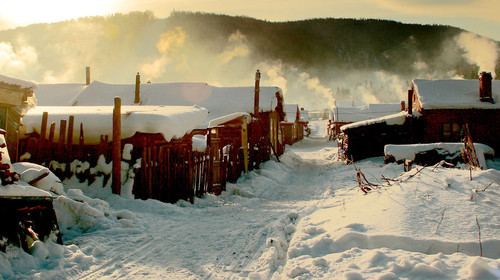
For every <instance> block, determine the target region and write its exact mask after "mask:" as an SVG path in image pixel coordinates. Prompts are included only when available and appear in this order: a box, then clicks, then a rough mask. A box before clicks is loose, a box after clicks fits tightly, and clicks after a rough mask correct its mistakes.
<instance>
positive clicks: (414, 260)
mask: <svg viewBox="0 0 500 280" xmlns="http://www.w3.org/2000/svg"><path fill="white" fill-rule="evenodd" d="M368 164H372V163H370V162H366V163H363V162H360V163H358V164H357V167H358V168H360V170H361V171H363V170H364V171H365V174H367V176H368V178H369V180H371V181H372V183H375V184H378V186H375V187H372V190H371V191H369V192H368V194H366V195H364V194H363V192H362V191H360V190H359V188H357V187H353V188H351V189H349V188H345V189H339V190H337V191H336V192H335V196H332V198H331V199H326V200H323V201H321V202H320V203H318V204H317V205H316V206H315V207H314V209H312V210H311V213H310V214H306V215H304V216H303V217H301V218H300V219H299V222H298V224H297V230H296V233H295V234H294V237H293V238H292V240H291V241H290V245H289V249H288V260H287V263H286V265H285V266H284V268H283V271H282V272H281V273H280V275H281V276H284V277H288V278H295V277H298V276H300V277H301V278H302V279H332V278H339V277H344V278H346V279H401V278H409V279H428V278H435V279H458V278H460V279H471V278H474V279H496V278H497V277H498V276H499V275H500V274H499V272H500V270H499V268H500V261H499V260H498V259H499V258H500V249H499V248H500V240H499V239H498V236H499V234H500V228H499V227H498V219H497V218H496V215H491V213H496V212H497V211H500V206H499V205H498V203H496V202H495V201H497V199H498V197H499V196H500V191H499V187H500V185H498V182H500V171H497V170H491V169H490V170H486V171H475V172H474V173H473V180H472V181H470V179H469V171H468V170H459V169H446V168H441V167H437V168H435V169H434V168H424V169H423V170H421V167H420V168H418V169H413V170H411V171H410V172H408V173H403V174H401V175H400V176H399V177H396V178H395V180H391V181H390V182H391V184H380V182H379V181H378V180H377V179H376V178H372V176H370V175H372V174H373V171H374V170H373V169H371V168H372V167H370V165H368ZM384 168H385V169H387V170H388V169H391V168H394V167H391V165H389V166H386V167H384ZM382 175H383V174H382ZM353 177H354V174H353ZM354 184H355V183H351V185H354ZM486 186H489V188H486V189H485V187H486ZM476 217H477V221H476ZM477 223H479V224H480V227H481V242H482V256H483V257H478V256H479V255H480V254H481V247H480V244H479V242H478V225H477Z"/></svg>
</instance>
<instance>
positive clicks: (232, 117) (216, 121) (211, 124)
mask: <svg viewBox="0 0 500 280" xmlns="http://www.w3.org/2000/svg"><path fill="white" fill-rule="evenodd" d="M243 116H244V117H245V121H246V123H247V124H248V123H250V121H251V120H252V117H251V116H250V114H249V113H242V112H237V113H232V114H229V115H225V116H222V117H219V118H216V119H213V120H211V121H209V122H208V127H209V128H211V127H216V126H218V125H221V124H224V123H227V122H230V121H232V120H235V119H237V118H240V117H243Z"/></svg>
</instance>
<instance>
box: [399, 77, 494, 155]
mask: <svg viewBox="0 0 500 280" xmlns="http://www.w3.org/2000/svg"><path fill="white" fill-rule="evenodd" d="M408 99H409V109H408V112H410V113H413V112H415V114H417V115H418V118H419V119H421V120H422V121H423V130H422V131H418V132H417V133H418V134H419V136H420V138H421V139H422V142H424V143H432V142H461V140H462V139H463V138H464V129H465V126H466V125H467V126H468V128H469V132H470V136H471V138H472V141H474V142H477V143H482V144H486V145H488V146H490V147H492V148H493V149H494V150H495V152H496V153H497V154H498V153H499V152H500V127H499V126H498V125H497V124H498V123H500V103H498V101H500V81H497V80H492V76H491V73H486V72H482V73H480V76H479V81H478V80H422V79H416V80H414V81H413V82H412V85H411V89H410V90H409V91H408Z"/></svg>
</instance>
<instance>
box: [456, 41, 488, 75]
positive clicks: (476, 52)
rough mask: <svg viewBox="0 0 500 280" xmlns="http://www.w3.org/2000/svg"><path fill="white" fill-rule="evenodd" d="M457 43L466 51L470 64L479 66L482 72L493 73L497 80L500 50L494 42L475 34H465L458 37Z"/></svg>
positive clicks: (465, 55)
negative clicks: (496, 70)
mask: <svg viewBox="0 0 500 280" xmlns="http://www.w3.org/2000/svg"><path fill="white" fill-rule="evenodd" d="M457 43H458V45H459V46H460V47H461V48H462V49H463V50H464V51H465V54H464V57H465V58H466V59H467V61H468V62H469V63H471V64H475V65H477V66H478V67H479V71H480V72H482V71H486V72H491V74H492V75H493V77H494V78H495V76H496V73H495V67H496V63H497V60H498V48H497V44H496V43H495V42H494V41H492V40H490V39H487V38H484V37H479V36H478V35H476V34H473V33H469V32H463V33H461V34H460V35H458V37H457Z"/></svg>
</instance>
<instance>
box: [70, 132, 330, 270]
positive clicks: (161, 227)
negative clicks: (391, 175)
mask: <svg viewBox="0 0 500 280" xmlns="http://www.w3.org/2000/svg"><path fill="white" fill-rule="evenodd" d="M335 153H336V148H335V147H334V144H333V143H327V141H326V140H325V139H324V138H322V137H317V138H311V139H306V140H305V141H303V142H301V143H298V144H296V145H294V146H293V147H289V152H288V153H287V155H285V156H283V157H281V161H282V163H284V164H282V163H277V162H276V161H274V160H271V161H269V162H267V163H265V164H264V166H263V167H262V168H261V169H260V170H257V171H254V172H251V173H250V174H247V175H245V176H243V177H242V178H240V181H239V182H238V183H237V184H234V185H233V184H229V185H228V192H227V193H225V194H223V195H221V196H219V197H213V196H209V197H207V198H204V199H198V200H197V201H196V202H195V204H194V205H189V204H184V205H185V206H186V207H179V204H177V205H166V204H162V203H159V202H158V203H155V202H152V201H140V200H133V201H130V200H123V199H116V200H114V201H112V202H110V204H111V208H113V209H115V210H116V209H120V208H122V207H123V208H125V209H128V210H130V211H132V212H133V213H134V214H135V215H136V219H135V220H134V224H133V226H132V227H130V228H126V227H125V228H111V229H107V230H102V231H94V232H93V233H90V234H86V235H83V236H81V237H79V238H76V239H75V240H72V241H71V242H73V243H74V244H75V245H77V246H78V247H79V248H80V250H81V251H82V252H83V254H86V255H91V256H93V261H92V262H91V263H90V262H89V265H88V267H85V268H84V269H82V270H80V269H77V270H76V271H73V273H69V274H70V275H71V277H72V278H73V277H74V278H81V279H95V278H100V277H111V278H121V277H125V278H142V277H145V278H157V279H161V278H164V279H165V278H176V279H180V278H183V279H189V278H191V279H224V278H240V277H242V278H246V277H248V276H257V275H260V276H261V277H265V278H268V277H271V276H272V274H273V273H274V272H275V271H276V269H278V267H279V266H282V265H284V264H285V261H286V250H287V244H288V241H289V240H290V238H291V235H292V234H293V231H294V226H293V223H294V222H295V220H296V219H297V217H298V213H301V212H303V211H307V209H308V208H310V207H313V206H314V205H315V204H317V202H318V201H319V200H320V199H321V198H322V196H323V195H324V193H325V192H327V190H328V189H329V188H332V187H333V182H334V179H333V176H334V174H335V173H334V172H332V168H334V166H338V165H339V164H338V163H337V164H335V165H334V164H332V163H331V161H330V160H329V159H330V158H331V156H332V155H333V154H335ZM318 154H325V156H323V157H322V156H318ZM322 158H323V159H322ZM270 169H272V170H273V172H270V171H269V170H270ZM180 205H182V204H180ZM270 248H274V249H272V250H270ZM73 269H75V268H74V267H73Z"/></svg>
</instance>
